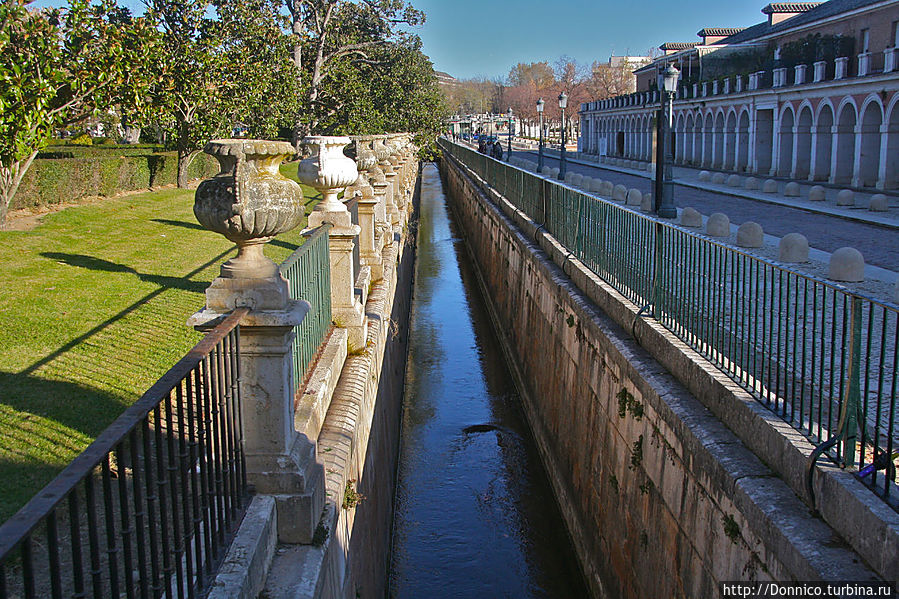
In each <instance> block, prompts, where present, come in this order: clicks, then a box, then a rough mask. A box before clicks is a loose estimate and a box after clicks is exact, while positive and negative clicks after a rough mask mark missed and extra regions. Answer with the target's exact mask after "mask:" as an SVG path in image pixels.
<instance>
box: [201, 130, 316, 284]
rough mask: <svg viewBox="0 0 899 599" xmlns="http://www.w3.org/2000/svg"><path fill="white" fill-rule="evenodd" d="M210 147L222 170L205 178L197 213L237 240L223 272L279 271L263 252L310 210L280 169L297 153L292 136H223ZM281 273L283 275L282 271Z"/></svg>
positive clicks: (263, 274)
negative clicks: (282, 138) (287, 139)
mask: <svg viewBox="0 0 899 599" xmlns="http://www.w3.org/2000/svg"><path fill="white" fill-rule="evenodd" d="M204 151H205V152H206V153H207V154H211V155H212V156H214V157H215V158H216V159H217V160H218V161H219V164H220V166H221V171H220V172H219V173H218V174H217V175H216V176H214V177H213V178H212V179H207V180H205V181H203V182H202V183H200V185H199V187H197V192H196V196H195V200H194V215H195V216H196V217H197V220H198V221H199V222H200V224H201V225H203V226H204V227H206V228H207V229H210V230H212V231H215V232H216V233H221V234H222V235H224V236H225V237H226V238H227V239H229V240H230V241H233V242H234V243H236V244H237V248H238V250H237V256H235V257H234V258H232V259H231V260H229V261H227V262H226V263H225V264H224V265H223V266H222V271H221V276H222V277H223V278H230V279H260V278H271V277H275V276H276V275H278V265H277V264H275V263H274V262H272V261H271V260H270V259H269V258H266V257H265V255H264V254H263V253H262V247H263V245H264V244H265V243H266V242H267V241H269V240H270V239H271V238H272V237H274V236H276V235H278V234H280V233H283V232H285V231H289V230H291V229H293V228H295V227H296V226H298V225H299V224H300V223H301V222H302V220H303V215H304V214H305V207H304V204H303V190H302V189H301V188H300V186H299V185H298V184H297V183H296V182H295V181H291V180H290V179H288V178H287V177H285V176H283V175H282V174H281V173H280V172H278V165H279V164H281V161H282V160H284V159H285V158H289V157H291V156H293V154H294V149H293V146H292V145H291V144H289V143H287V142H280V141H264V140H256V139H218V140H213V141H210V142H209V143H208V144H206V147H205V148H204ZM278 276H279V275H278Z"/></svg>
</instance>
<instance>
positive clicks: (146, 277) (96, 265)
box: [41, 252, 209, 293]
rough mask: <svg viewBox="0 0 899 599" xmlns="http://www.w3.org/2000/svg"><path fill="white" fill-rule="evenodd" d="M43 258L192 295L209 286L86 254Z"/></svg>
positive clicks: (55, 255) (57, 255) (58, 254)
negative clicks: (122, 274) (136, 279)
mask: <svg viewBox="0 0 899 599" xmlns="http://www.w3.org/2000/svg"><path fill="white" fill-rule="evenodd" d="M41 256H43V257H44V258H49V259H50V260H56V261H57V262H63V263H64V264H68V265H69V266H77V267H79V268H86V269H88V270H98V271H105V272H122V273H131V274H133V275H134V276H136V277H137V278H138V279H140V280H141V281H144V282H147V283H153V284H154V285H159V286H160V287H165V288H172V289H181V290H184V291H190V292H192V293H203V292H204V291H205V290H206V287H208V286H209V283H205V282H202V281H191V280H190V279H189V278H188V277H170V276H165V275H151V274H146V273H140V272H138V271H136V270H134V269H133V268H131V267H130V266H127V265H125V264H119V263H117V262H110V261H109V260H104V259H102V258H95V257H93V256H86V255H84V254H63V253H60V252H41Z"/></svg>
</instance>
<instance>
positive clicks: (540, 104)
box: [537, 98, 545, 172]
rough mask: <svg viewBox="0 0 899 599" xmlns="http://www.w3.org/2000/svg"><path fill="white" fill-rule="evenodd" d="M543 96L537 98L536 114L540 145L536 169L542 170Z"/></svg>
mask: <svg viewBox="0 0 899 599" xmlns="http://www.w3.org/2000/svg"><path fill="white" fill-rule="evenodd" d="M544 103H545V102H543V98H540V99H539V100H537V114H539V115H540V145H539V146H538V148H537V171H538V172H543V104H544Z"/></svg>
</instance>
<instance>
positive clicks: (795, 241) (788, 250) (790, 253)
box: [777, 233, 808, 263]
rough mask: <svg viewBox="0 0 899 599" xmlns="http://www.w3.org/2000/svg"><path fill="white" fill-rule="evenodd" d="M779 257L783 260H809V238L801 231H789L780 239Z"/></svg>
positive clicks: (796, 261) (792, 261) (795, 261)
mask: <svg viewBox="0 0 899 599" xmlns="http://www.w3.org/2000/svg"><path fill="white" fill-rule="evenodd" d="M777 259H778V260H780V261H781V262H791V263H799V262H808V239H806V237H805V235H802V234H800V233H789V234H788V235H784V236H783V237H782V238H781V240H780V245H778V248H777Z"/></svg>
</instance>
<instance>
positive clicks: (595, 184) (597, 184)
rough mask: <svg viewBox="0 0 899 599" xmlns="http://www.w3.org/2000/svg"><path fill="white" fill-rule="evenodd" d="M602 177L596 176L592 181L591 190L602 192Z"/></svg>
mask: <svg viewBox="0 0 899 599" xmlns="http://www.w3.org/2000/svg"><path fill="white" fill-rule="evenodd" d="M602 183H603V181H602V179H597V178H594V179H593V180H591V181H590V191H592V192H593V193H600V192H601V191H602Z"/></svg>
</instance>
